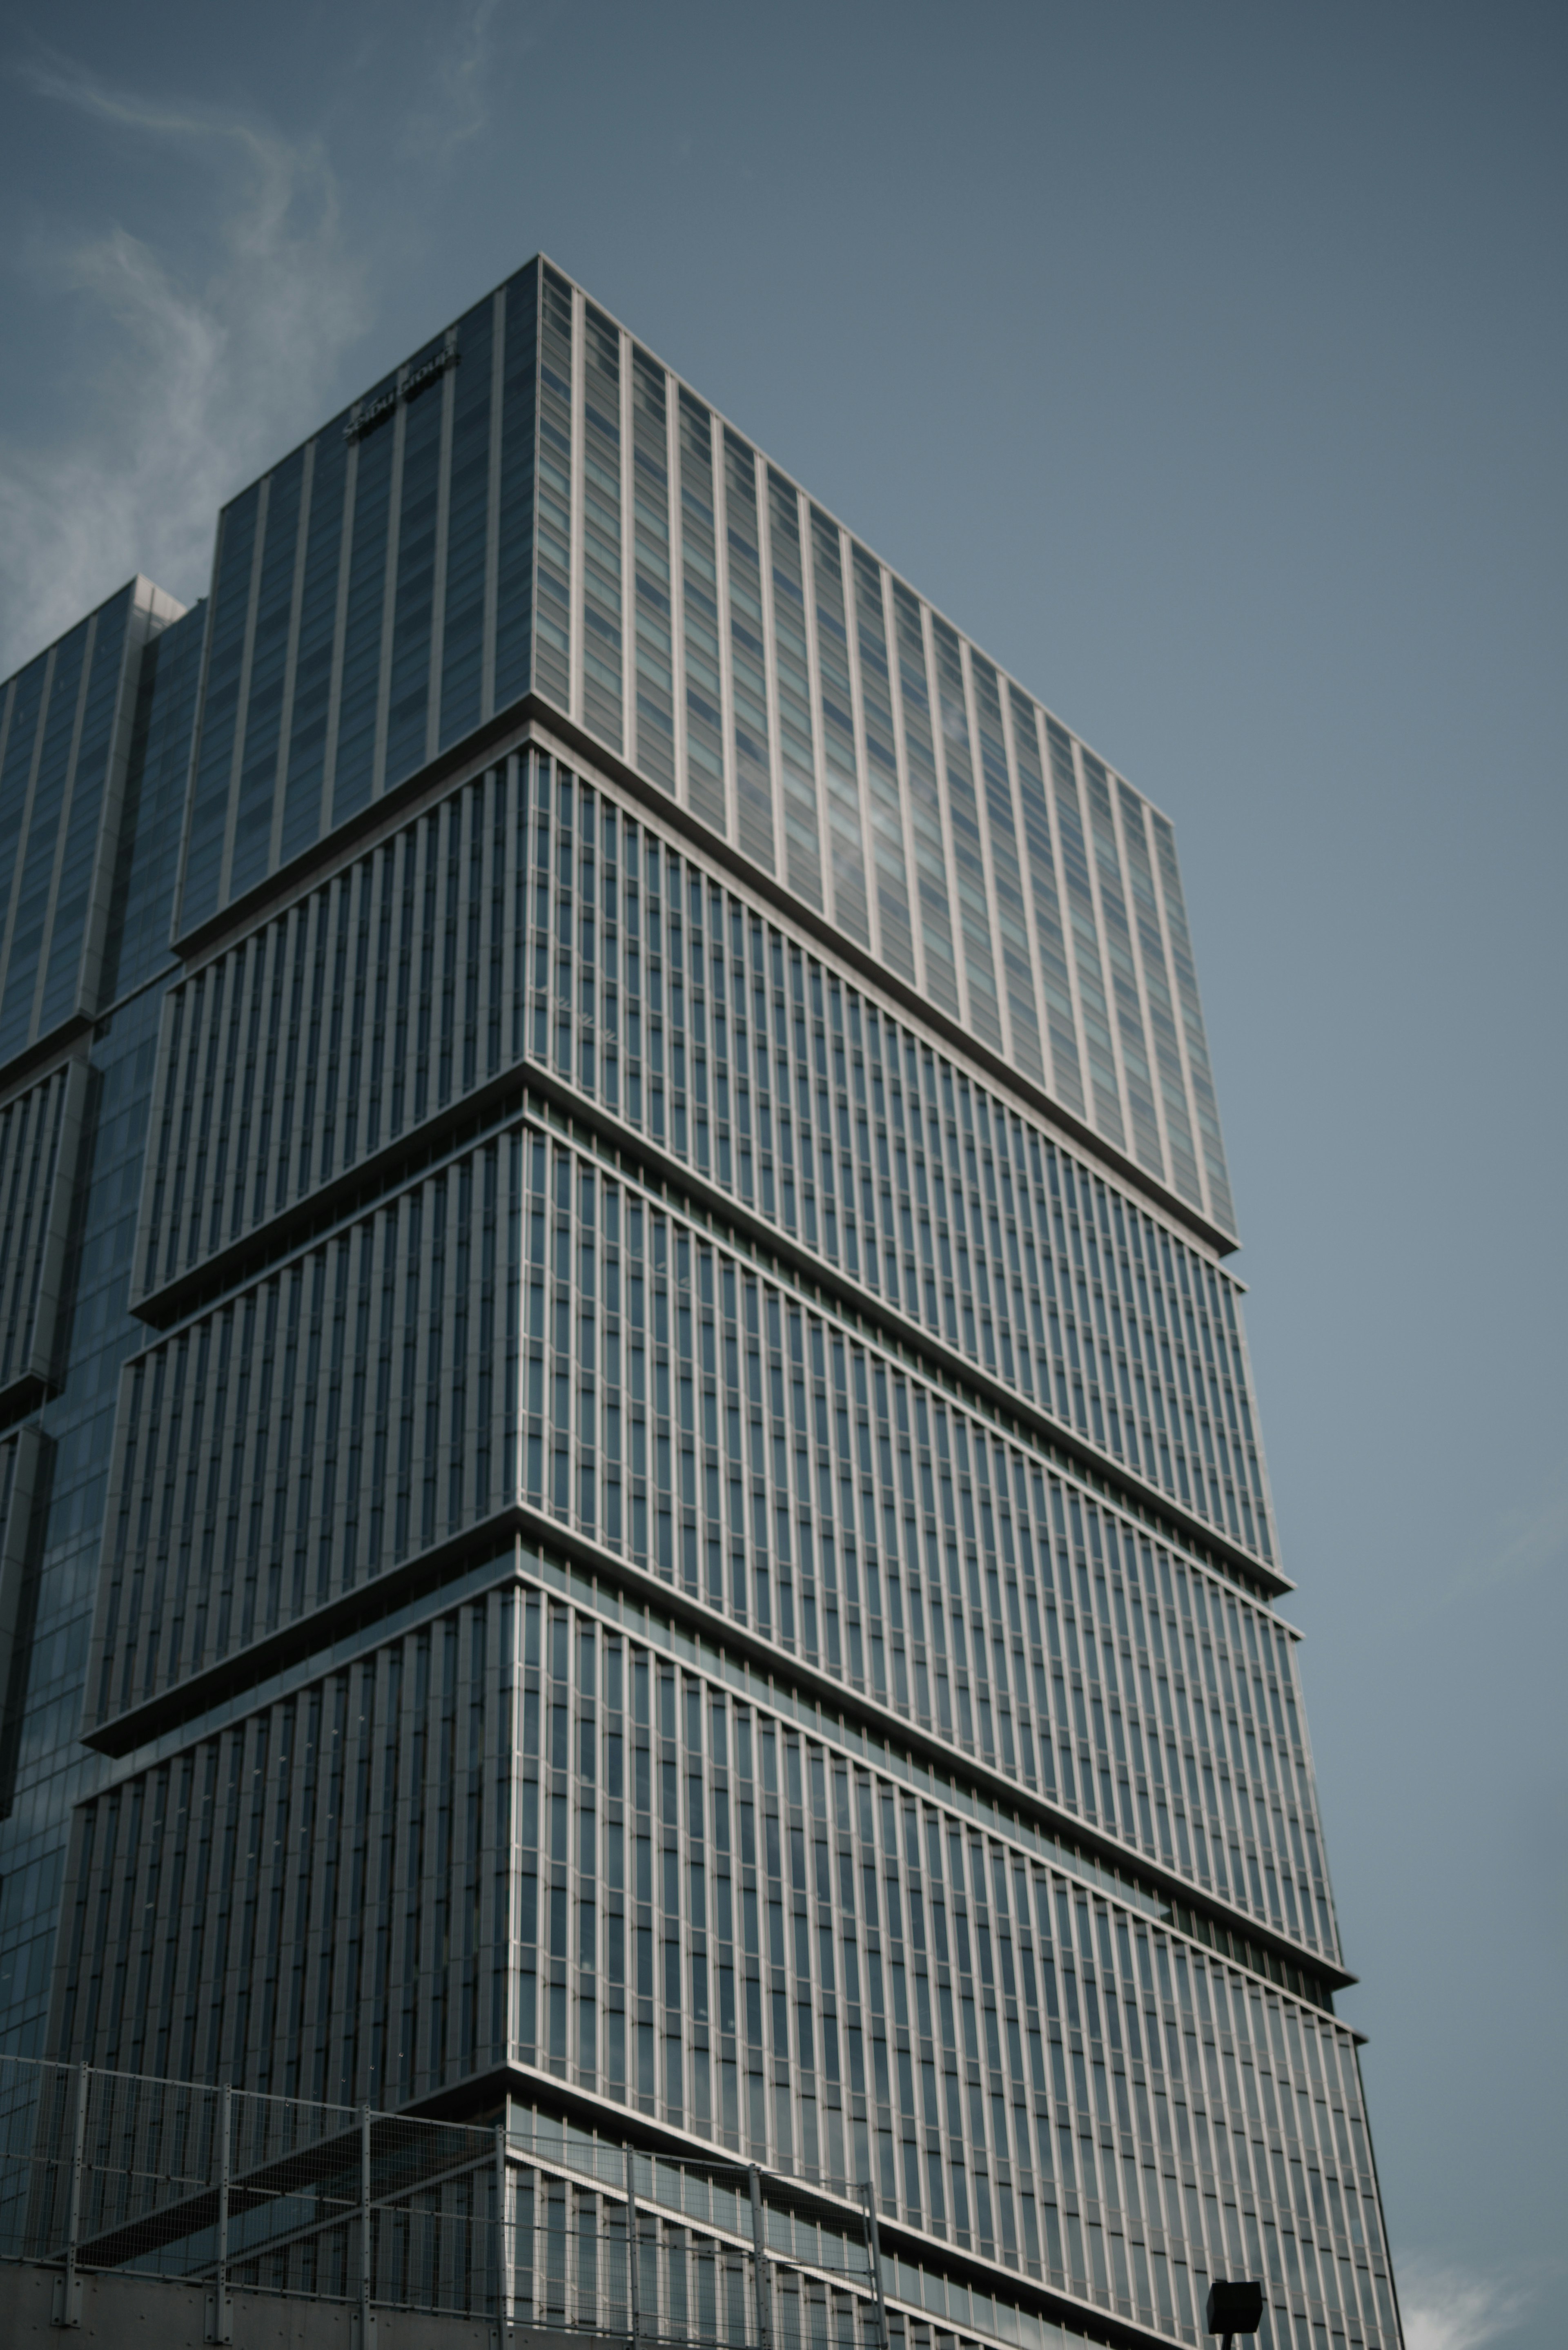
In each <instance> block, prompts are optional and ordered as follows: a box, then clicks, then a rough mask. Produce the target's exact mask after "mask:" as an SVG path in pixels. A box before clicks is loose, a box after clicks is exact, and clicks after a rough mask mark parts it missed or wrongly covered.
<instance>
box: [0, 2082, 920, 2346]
mask: <svg viewBox="0 0 1568 2350" xmlns="http://www.w3.org/2000/svg"><path fill="white" fill-rule="evenodd" d="M852 2191H853V2190H852ZM0 2261H30V2262H42V2263H46V2264H47V2265H50V2266H53V2267H55V2268H56V2269H57V2271H58V2275H57V2282H56V2290H55V2311H54V2314H55V2322H56V2323H57V2324H64V2325H73V2324H78V2323H79V2322H80V2308H81V2280H82V2278H83V2276H84V2275H87V2274H89V2273H102V2272H125V2273H130V2274H137V2275H142V2276H161V2277H171V2278H178V2279H181V2280H182V2281H184V2282H194V2283H200V2284H202V2286H204V2288H205V2290H206V2303H207V2325H206V2334H207V2339H208V2340H209V2341H210V2342H215V2343H224V2342H228V2341H230V2340H232V2339H233V2331H232V2311H233V2300H234V2295H235V2294H236V2293H282V2294H287V2295H300V2296H307V2297H310V2298H313V2299H322V2300H332V2301H337V2302H345V2303H351V2304H353V2305H355V2306H356V2307H357V2308H358V2311H359V2313H360V2314H361V2317H362V2319H363V2321H364V2323H363V2325H362V2328H361V2333H360V2339H361V2341H362V2343H364V2344H365V2345H369V2341H370V2338H371V2333H372V2328H371V2325H370V2319H371V2314H372V2313H373V2311H374V2310H375V2309H377V2308H384V2309H399V2310H410V2311H420V2312H426V2313H430V2314H452V2315H462V2316H468V2317H485V2318H488V2319H489V2320H490V2321H491V2322H492V2324H493V2325H495V2326H497V2327H513V2328H519V2327H521V2328H530V2329H535V2330H537V2331H542V2332H547V2333H549V2334H565V2333H574V2334H585V2335H588V2334H592V2335H597V2336H600V2337H612V2338H614V2339H617V2340H620V2341H625V2342H627V2343H628V2344H643V2345H650V2350H651V2345H712V2350H888V2327H887V2317H886V2311H885V2308H884V2305H883V2300H882V2278H881V2262H880V2252H879V2247H878V2245H877V2220H876V2213H875V2210H874V2207H873V2204H872V2201H871V2198H870V2194H869V2191H868V2190H867V2191H866V2192H865V2194H864V2195H863V2196H862V2198H861V2199H860V2201H859V2203H858V2206H855V2205H850V2206H849V2207H847V2208H846V2209H844V2210H841V2211H840V2212H838V2213H831V2212H830V2213H829V2214H828V2216H827V2217H826V2218H825V2217H824V2216H823V2210H822V2205H821V2202H820V2199H815V2200H814V2199H812V2198H810V2197H809V2196H803V2194H802V2193H801V2191H800V2189H798V2188H795V2187H792V2184H791V2182H789V2181H788V2180H785V2179H782V2178H777V2177H776V2176H774V2175H773V2174H771V2173H763V2172H762V2171H760V2170H758V2169H757V2168H754V2167H753V2168H747V2167H744V2166H742V2165H737V2164H734V2163H732V2162H729V2161H726V2160H724V2159H722V2158H717V2157H715V2158H713V2159H712V2160H711V2161H709V2160H706V2159H703V2160H701V2161H695V2160H694V2161H674V2160H670V2159H667V2158H665V2157H663V2156H653V2155H649V2154H647V2153H644V2152H639V2151H636V2150H634V2149H633V2148H631V2147H620V2146H617V2145H614V2144H613V2143H609V2142H607V2141H606V2140H604V2139H602V2138H594V2137H589V2136H588V2135H587V2134H586V2133H583V2132H580V2131H576V2130H573V2129H568V2128H566V2127H564V2126H561V2125H559V2124H556V2123H553V2122H549V2121H547V2120H545V2119H543V2118H542V2117H540V2116H536V2115H534V2114H532V2113H530V2112H527V2111H514V2113H513V2116H512V2126H511V2134H510V2135H508V2131H507V2128H506V2127H505V2126H503V2125H500V2124H497V2125H496V2126H494V2127H493V2128H484V2127H476V2126H470V2125H465V2124H462V2123H452V2122H440V2121H427V2120H422V2119H416V2118H412V2117H410V2116H405V2115H400V2114H384V2113H377V2112H373V2111H372V2110H371V2108H370V2107H369V2106H360V2107H354V2106H337V2105H327V2104H321V2103H317V2102H313V2101H311V2100H308V2099H302V2098H292V2097H276V2096H267V2095H259V2094H258V2093H256V2092H254V2091H252V2090H244V2089H235V2088H228V2087H208V2086H204V2085H201V2084H196V2083H189V2082H178V2081H166V2080H162V2079H159V2078H154V2077H151V2076H148V2075H143V2074H127V2073H110V2072H105V2071H101V2070H99V2069H96V2068H94V2067H90V2066H88V2065H82V2064H72V2065H66V2064H51V2063H48V2062H47V2061H41V2060H37V2059H33V2058H25V2057H18V2056H0Z"/></svg>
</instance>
